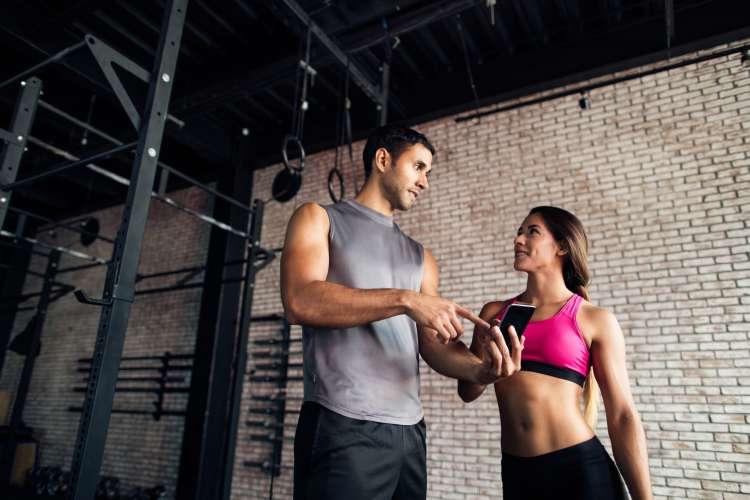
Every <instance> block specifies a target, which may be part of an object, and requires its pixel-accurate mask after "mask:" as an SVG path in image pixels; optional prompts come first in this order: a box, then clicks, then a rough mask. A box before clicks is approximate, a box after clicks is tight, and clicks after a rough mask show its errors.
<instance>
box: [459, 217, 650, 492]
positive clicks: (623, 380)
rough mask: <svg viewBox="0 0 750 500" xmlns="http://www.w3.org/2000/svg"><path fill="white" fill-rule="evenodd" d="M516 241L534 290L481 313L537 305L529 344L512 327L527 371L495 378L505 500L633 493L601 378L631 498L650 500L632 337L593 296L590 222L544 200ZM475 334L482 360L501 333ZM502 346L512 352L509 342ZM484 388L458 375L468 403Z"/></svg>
mask: <svg viewBox="0 0 750 500" xmlns="http://www.w3.org/2000/svg"><path fill="white" fill-rule="evenodd" d="M514 243H515V244H514V247H515V261H514V263H513V267H514V268H515V269H516V270H517V271H522V272H525V273H527V275H528V278H527V283H526V290H525V291H524V292H523V293H522V294H521V295H519V296H518V297H516V298H515V299H511V300H507V301H505V302H489V303H487V304H485V306H484V308H483V309H482V312H481V313H480V316H481V317H482V319H484V320H485V321H487V322H491V323H494V324H497V320H499V319H500V318H502V316H503V314H504V312H505V309H506V308H507V307H508V305H509V304H511V303H513V302H516V301H517V302H521V303H527V304H533V305H534V306H536V310H535V311H534V315H533V316H532V319H531V322H530V323H529V325H528V326H527V327H526V330H525V332H524V335H523V336H522V338H521V341H520V342H519V340H518V338H517V337H516V336H515V332H511V342H512V344H513V346H514V347H515V348H519V349H522V351H521V371H519V372H518V373H516V374H515V375H513V376H511V377H509V378H507V379H503V380H501V381H499V382H497V383H495V395H496V397H497V403H498V406H499V409H500V419H501V425H502V437H501V446H502V479H503V498H504V500H512V499H517V498H524V499H546V498H549V499H553V498H554V499H555V500H558V499H559V498H561V497H563V498H575V499H597V500H604V499H621V498H625V496H624V491H623V487H622V482H621V480H620V477H619V474H618V471H617V468H616V467H615V465H614V463H613V462H612V459H611V458H610V457H609V455H608V454H607V452H606V450H605V448H604V447H603V446H602V444H601V443H600V442H599V440H598V438H597V437H596V435H595V434H594V431H593V428H594V425H595V423H596V419H597V409H596V401H597V382H598V385H599V386H600V387H601V393H602V398H603V400H604V407H605V410H606V414H607V428H608V430H609V436H610V439H611V441H612V450H613V454H614V458H615V461H616V462H617V465H618V466H619V469H620V471H621V472H622V476H623V477H624V479H625V483H626V484H627V487H628V490H629V492H630V495H631V497H632V498H633V500H641V499H650V498H651V486H650V478H649V470H648V457H647V454H646V441H645V436H644V432H643V426H642V424H641V421H640V417H639V415H638V412H637V411H636V409H635V406H634V404H633V398H632V395H631V392H630V385H629V382H628V375H627V371H626V368H625V345H624V340H623V335H622V331H621V330H620V326H619V325H618V323H617V320H616V319H615V317H614V315H613V314H612V313H610V312H608V311H606V310H604V309H601V308H599V307H596V306H594V305H593V304H591V303H590V302H588V294H587V292H586V285H587V284H588V282H589V279H590V273H589V270H588V265H587V252H588V242H587V239H586V235H585V233H584V231H583V226H582V225H581V222H580V221H579V220H578V219H577V218H576V217H575V216H574V215H573V214H571V213H569V212H567V211H565V210H563V209H560V208H556V207H537V208H534V209H532V210H531V212H530V213H529V215H528V216H527V217H526V219H525V220H524V221H523V224H522V226H521V227H520V228H519V229H518V234H517V236H516V238H515V242H514ZM474 333H475V335H474V338H473V340H472V343H471V350H472V352H473V353H474V354H476V355H477V356H479V357H482V356H484V355H485V354H484V352H485V350H486V349H488V347H487V346H486V345H485V344H486V343H488V342H490V339H491V337H490V336H487V335H482V334H481V332H478V331H477V330H476V329H475V332H474ZM498 337H499V336H498V335H497V332H496V331H495V338H498ZM500 344H501V346H500V348H501V350H502V351H504V354H507V352H505V351H507V349H508V347H507V345H506V344H505V342H504V341H502V340H500ZM514 358H515V361H514V362H516V363H517V362H518V356H516V357H514ZM505 359H508V358H507V357H506V358H505ZM484 389H485V386H482V385H478V384H472V383H469V382H464V381H459V382H458V393H459V395H460V396H461V398H462V399H463V400H464V401H466V402H470V401H473V400H475V399H476V398H477V397H479V395H480V394H482V392H484ZM581 396H583V399H584V402H585V404H584V408H585V409H584V411H583V412H582V411H581V406H580V404H579V403H580V398H581Z"/></svg>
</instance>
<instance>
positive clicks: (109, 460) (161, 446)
mask: <svg viewBox="0 0 750 500" xmlns="http://www.w3.org/2000/svg"><path fill="white" fill-rule="evenodd" d="M170 196H171V197H173V198H174V199H176V200H178V201H179V202H181V203H184V204H186V205H189V206H191V207H194V208H196V209H198V210H202V211H206V210H210V206H209V201H208V199H207V197H206V196H204V194H203V193H202V192H199V191H197V190H189V191H182V192H179V193H172V194H171V195H170ZM123 197H124V192H123ZM92 215H95V216H96V217H98V218H99V220H100V223H101V227H102V229H101V234H103V235H107V236H111V237H114V236H115V234H116V231H117V228H118V226H119V223H120V220H121V217H122V208H121V207H120V208H117V209H110V210H104V211H101V212H98V213H96V214H92ZM56 234H57V236H56V237H52V236H51V235H50V234H49V233H41V234H40V236H39V238H40V239H43V240H45V241H48V242H54V243H56V244H59V245H64V246H68V247H71V248H75V249H78V250H81V251H83V252H86V253H89V254H92V255H97V256H99V257H102V258H105V259H108V258H109V257H110V256H111V249H112V246H111V245H110V244H108V243H106V242H101V241H97V242H96V243H94V244H93V245H92V246H90V247H87V248H84V247H82V246H81V245H80V243H79V242H78V235H77V234H75V233H71V232H69V231H66V230H62V229H59V230H57V232H56ZM208 235H209V230H208V226H207V225H206V224H204V223H202V222H200V221H199V220H198V219H196V218H193V217H190V216H189V215H187V214H184V213H183V212H179V211H176V210H175V209H173V208H170V207H168V206H166V205H164V204H162V203H161V202H158V201H152V204H151V209H150V213H149V221H148V224H147V227H146V236H145V238H144V241H143V251H142V256H141V260H140V269H139V272H141V273H151V272H157V271H166V270H170V269H177V268H182V267H187V266H191V265H200V264H202V263H203V262H204V261H205V249H206V247H207V244H208ZM82 263H84V264H85V262H82V261H80V260H78V259H75V258H71V257H68V256H63V257H62V259H61V266H60V267H61V268H62V267H67V266H76V265H81V264H82ZM45 265H46V259H44V258H43V257H34V260H33V261H32V265H31V267H32V269H35V270H37V271H40V272H43V271H44V269H45ZM104 277H105V270H104V268H103V267H98V268H93V269H90V270H85V271H77V272H74V273H64V274H60V275H59V276H58V280H59V281H63V282H65V283H69V284H72V285H75V286H77V287H80V288H81V289H83V290H85V291H86V292H87V293H88V294H89V295H91V296H93V297H101V294H102V289H103V286H104ZM181 277H183V276H182V275H180V276H176V277H171V278H156V279H153V280H147V281H144V282H142V283H141V284H139V288H145V287H157V286H167V285H169V284H171V283H174V282H175V281H177V280H178V279H179V278H181ZM40 289H41V280H39V279H37V278H34V277H32V276H28V277H27V280H26V283H25V290H26V291H29V292H30V291H37V290H40ZM30 303H31V302H30ZM199 306H200V289H192V290H185V291H178V292H172V293H165V294H155V295H144V296H138V298H137V299H136V301H135V302H134V304H133V308H132V312H131V317H130V323H129V329H128V332H127V336H126V339H125V348H124V356H150V355H154V354H156V355H160V354H162V353H163V352H164V351H170V352H173V353H185V352H187V353H192V352H193V349H194V341H195V331H196V327H197V319H198V309H199ZM99 313H100V309H99V308H98V307H95V306H89V305H83V304H80V303H78V302H77V301H76V300H75V298H74V297H73V295H72V294H70V295H68V296H66V297H64V298H62V299H60V300H59V301H57V302H54V303H53V304H52V305H51V306H50V308H49V310H48V315H47V320H46V322H45V325H44V331H43V337H42V351H41V354H40V356H39V358H38V359H37V361H36V365H35V369H34V376H33V379H32V383H31V387H30V391H29V396H28V399H27V403H26V411H25V413H24V420H25V422H26V423H27V424H28V425H30V426H31V427H33V428H34V429H35V430H36V435H37V437H38V438H39V439H40V441H41V446H40V452H41V459H42V465H47V466H61V467H63V468H64V469H66V470H68V469H69V468H70V462H71V459H72V453H73V446H74V443H75V438H76V434H77V431H78V422H79V417H80V413H72V412H69V411H68V407H69V406H80V405H81V404H82V402H83V394H81V393H75V392H73V390H72V389H73V387H75V386H83V385H84V384H83V382H82V381H83V379H82V377H83V376H84V375H85V374H81V373H78V372H77V371H76V368H77V367H78V366H79V365H77V362H76V360H77V359H78V358H84V357H90V356H91V354H92V353H93V348H94V339H95V336H96V331H97V326H98V323H99ZM28 318H30V313H25V314H24V315H22V316H19V317H18V318H17V320H16V324H15V330H17V331H20V330H22V329H23V327H24V326H25V325H26V323H27V321H28ZM22 363H23V358H22V357H20V356H18V355H17V354H15V353H11V352H9V353H8V358H7V363H6V366H5V368H4V370H3V377H2V381H1V382H2V383H1V384H0V387H2V389H10V390H13V391H15V386H16V384H17V379H18V376H19V375H20V370H21V365H22ZM141 364H143V363H141ZM148 364H149V365H151V364H153V363H148ZM155 374H156V372H148V373H146V372H140V373H133V372H131V373H129V375H130V376H145V375H149V376H154V375H155ZM121 375H125V373H123V372H121ZM188 377H189V372H188ZM187 383H189V378H188V381H187ZM140 386H141V387H143V385H140ZM151 387H153V386H151ZM152 401H155V396H153V395H143V394H135V395H134V394H121V393H118V394H117V395H116V397H115V402H114V407H115V408H133V409H145V410H150V409H152V408H153V406H152ZM185 402H186V396H185V395H169V396H167V397H166V404H165V407H166V408H171V409H184V407H185ZM182 429H183V419H182V417H173V416H172V417H162V419H161V420H160V421H158V422H157V421H155V420H154V419H153V417H151V416H149V415H137V416H136V415H123V414H119V415H118V414H114V415H112V419H111V421H110V427H109V434H108V436H107V445H106V449H105V454H104V463H103V466H102V474H104V475H109V476H115V477H118V478H120V480H121V481H122V483H123V489H124V490H126V491H127V490H130V489H132V488H133V487H135V486H142V487H152V486H155V485H157V484H163V485H165V486H166V487H167V488H168V491H170V494H171V493H172V492H173V491H174V486H175V482H176V477H177V468H178V466H179V458H180V449H181V440H182Z"/></svg>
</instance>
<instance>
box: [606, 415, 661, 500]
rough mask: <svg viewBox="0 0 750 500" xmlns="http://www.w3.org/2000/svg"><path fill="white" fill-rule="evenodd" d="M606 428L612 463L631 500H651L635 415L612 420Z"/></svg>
mask: <svg viewBox="0 0 750 500" xmlns="http://www.w3.org/2000/svg"><path fill="white" fill-rule="evenodd" d="M607 426H608V430H609V437H610V440H611V441H612V453H613V455H614V458H615V462H616V463H617V466H618V467H619V469H620V472H621V473H622V476H623V478H624V479H625V484H626V485H627V487H628V491H629V492H630V496H631V498H632V500H650V499H651V498H653V495H652V492H651V475H650V473H649V468H648V450H647V447H646V435H645V433H644V431H643V425H642V424H641V420H640V417H639V415H638V413H637V412H635V411H633V412H628V413H624V414H622V415H620V416H617V417H614V418H613V419H612V421H611V422H607Z"/></svg>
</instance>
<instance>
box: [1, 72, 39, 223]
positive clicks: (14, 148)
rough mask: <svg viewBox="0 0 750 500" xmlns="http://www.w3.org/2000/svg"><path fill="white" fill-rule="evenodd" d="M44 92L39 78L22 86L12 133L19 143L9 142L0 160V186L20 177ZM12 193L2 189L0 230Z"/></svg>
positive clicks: (11, 128) (12, 124)
mask: <svg viewBox="0 0 750 500" xmlns="http://www.w3.org/2000/svg"><path fill="white" fill-rule="evenodd" d="M41 92H42V81H41V80H39V79H38V78H30V79H29V81H27V82H25V83H24V84H23V85H22V89H21V96H20V98H19V99H18V102H17V103H16V109H15V111H14V112H13V119H12V120H11V125H10V133H11V134H12V135H13V137H15V138H16V141H17V142H12V143H11V142H9V143H8V144H7V145H6V146H5V151H3V155H2V157H1V158H0V186H5V185H7V184H11V183H12V182H13V181H15V180H16V175H18V166H19V165H20V163H21V157H22V156H23V151H24V148H25V147H26V138H27V137H28V136H29V131H30V130H31V125H32V124H33V123H34V115H35V114H36V107H37V102H38V101H39V94H41ZM10 195H11V193H10V191H6V190H3V189H0V228H2V227H3V224H4V223H5V215H6V214H7V213H8V205H10Z"/></svg>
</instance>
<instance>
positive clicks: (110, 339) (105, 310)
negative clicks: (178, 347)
mask: <svg viewBox="0 0 750 500" xmlns="http://www.w3.org/2000/svg"><path fill="white" fill-rule="evenodd" d="M186 9H187V0H173V1H170V2H168V4H167V7H166V8H165V15H164V19H163V23H162V31H161V38H160V40H159V49H158V51H157V56H156V61H155V64H154V69H153V71H152V72H151V77H150V83H149V91H148V97H147V100H146V110H145V113H144V119H143V120H142V121H141V128H140V131H139V136H138V148H137V150H136V156H135V161H134V164H133V176H132V181H131V184H130V187H129V189H128V196H127V201H126V204H125V209H124V212H123V219H122V224H121V225H120V229H119V231H118V235H117V240H116V242H115V245H114V250H113V254H112V262H111V265H110V266H109V268H108V270H107V278H106V282H105V287H104V299H103V301H102V303H101V306H102V313H101V317H100V320H99V329H98V332H97V337H96V345H95V348H94V355H93V360H92V365H91V376H90V379H89V383H88V386H87V391H86V398H85V401H84V405H83V411H82V412H81V420H80V425H79V429H78V436H77V438H76V445H75V449H74V450H73V461H72V464H71V488H70V495H71V496H72V497H73V498H75V500H92V499H93V498H94V494H95V491H96V485H97V481H98V479H99V472H100V470H101V464H102V458H103V455H104V445H105V442H106V438H107V430H108V427H109V419H110V415H111V412H112V402H113V399H114V392H115V383H116V381H117V373H118V368H119V365H120V358H121V357H122V349H123V344H124V342H125V331H126V330H127V325H128V319H129V317H130V308H131V304H132V302H133V290H134V285H135V280H136V274H137V270H138V260H139V258H140V253H141V243H142V241H143V234H144V230H145V227H146V219H147V216H148V210H149V206H150V201H151V188H152V186H153V184H154V179H155V176H156V167H157V161H158V157H159V153H160V149H161V144H162V139H163V135H164V125H165V118H166V116H167V111H168V108H169V98H170V96H171V92H172V85H173V81H174V72H175V68H176V66H177V57H178V55H179V48H180V41H181V39H182V28H183V25H184V23H185V14H186Z"/></svg>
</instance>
